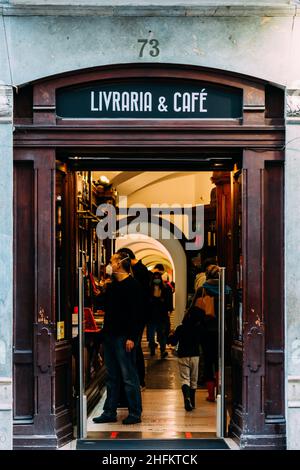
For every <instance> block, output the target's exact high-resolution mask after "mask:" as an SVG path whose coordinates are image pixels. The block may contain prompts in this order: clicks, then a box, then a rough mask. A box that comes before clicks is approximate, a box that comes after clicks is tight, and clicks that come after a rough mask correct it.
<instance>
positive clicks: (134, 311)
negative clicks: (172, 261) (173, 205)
mask: <svg viewBox="0 0 300 470" xmlns="http://www.w3.org/2000/svg"><path fill="white" fill-rule="evenodd" d="M130 265H131V263H130V259H129V256H128V255H127V254H126V253H122V252H121V253H117V254H115V255H113V256H112V258H111V264H110V266H111V268H108V269H107V272H108V273H110V275H111V276H112V282H111V283H110V284H108V285H107V288H106V291H105V293H104V294H103V295H102V296H101V297H102V305H103V310H104V312H105V315H104V325H103V346H104V362H105V366H106V371H107V378H106V387H107V398H106V401H105V403H104V407H103V413H102V415H101V416H98V417H96V418H94V419H93V421H94V422H95V423H111V422H116V421H117V407H118V403H119V398H120V385H121V382H122V381H123V383H124V387H125V395H126V399H127V403H128V416H127V418H125V419H123V424H135V423H140V422H141V413H142V403H141V392H140V384H139V378H138V374H137V370H136V346H137V344H138V339H139V333H140V329H141V325H140V311H141V308H142V291H141V287H140V285H139V283H138V282H137V281H136V280H135V279H134V278H133V277H132V275H131V266H130Z"/></svg>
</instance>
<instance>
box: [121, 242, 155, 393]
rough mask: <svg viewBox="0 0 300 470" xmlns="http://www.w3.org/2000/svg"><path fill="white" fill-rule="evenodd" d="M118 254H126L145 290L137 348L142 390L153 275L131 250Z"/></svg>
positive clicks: (126, 249) (137, 363) (127, 249)
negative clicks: (146, 327)
mask: <svg viewBox="0 0 300 470" xmlns="http://www.w3.org/2000/svg"><path fill="white" fill-rule="evenodd" d="M117 253H126V254H127V255H128V256H129V258H130V262H131V270H132V274H133V277H134V279H136V280H137V281H138V282H139V283H140V285H141V287H142V289H143V307H142V309H141V311H140V317H141V331H140V337H139V342H138V344H137V348H136V367H137V371H138V375H139V380H140V385H141V387H142V388H144V387H145V385H146V384H145V359H144V354H143V350H142V345H141V341H142V336H143V331H144V328H145V326H146V323H147V321H148V316H149V301H150V279H151V273H150V272H149V271H148V269H147V268H146V266H145V265H144V264H143V263H142V261H141V260H137V259H136V257H135V254H134V253H133V251H132V250H130V248H126V247H125V248H120V249H119V250H118V251H117Z"/></svg>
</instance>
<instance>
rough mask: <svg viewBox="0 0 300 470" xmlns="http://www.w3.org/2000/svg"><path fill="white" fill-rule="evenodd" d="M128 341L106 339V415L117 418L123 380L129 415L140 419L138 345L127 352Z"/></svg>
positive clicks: (117, 337) (121, 338)
mask: <svg viewBox="0 0 300 470" xmlns="http://www.w3.org/2000/svg"><path fill="white" fill-rule="evenodd" d="M126 339H127V338H125V336H107V337H106V338H105V339H104V364H105V367H106V371H107V379H106V387H107V398H106V400H105V403H104V413H105V414H106V415H108V416H110V417H116V415H117V407H118V403H119V395H120V382H121V378H122V379H123V382H124V386H125V394H126V398H127V402H128V411H129V414H130V415H131V416H135V417H138V418H139V417H140V416H141V413H142V400H141V391H140V382H139V378H138V373H137V369H136V357H135V355H136V345H135V346H134V348H133V349H132V351H130V352H126V349H125V343H126Z"/></svg>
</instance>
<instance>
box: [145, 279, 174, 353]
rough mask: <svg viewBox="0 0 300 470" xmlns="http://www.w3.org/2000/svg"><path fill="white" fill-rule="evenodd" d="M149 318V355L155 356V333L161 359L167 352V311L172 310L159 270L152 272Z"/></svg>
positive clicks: (170, 299)
mask: <svg viewBox="0 0 300 470" xmlns="http://www.w3.org/2000/svg"><path fill="white" fill-rule="evenodd" d="M150 293H151V294H150V319H149V323H148V340H149V347H150V354H151V356H155V346H156V344H155V333H157V339H158V342H159V345H160V355H161V359H164V358H165V357H166V356H167V355H168V353H167V351H166V344H167V337H168V327H169V312H170V311H171V310H172V305H171V303H172V298H171V297H170V295H169V290H168V289H167V288H166V286H165V284H164V282H163V280H162V277H161V274H160V272H154V273H153V277H152V281H151V285H150Z"/></svg>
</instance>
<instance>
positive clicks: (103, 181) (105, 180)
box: [99, 175, 109, 184]
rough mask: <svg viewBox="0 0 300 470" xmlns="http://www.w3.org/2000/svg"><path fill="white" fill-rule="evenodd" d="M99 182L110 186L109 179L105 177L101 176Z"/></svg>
mask: <svg viewBox="0 0 300 470" xmlns="http://www.w3.org/2000/svg"><path fill="white" fill-rule="evenodd" d="M99 180H100V181H101V183H104V184H109V179H108V178H107V176H105V175H102V176H100V178H99Z"/></svg>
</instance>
